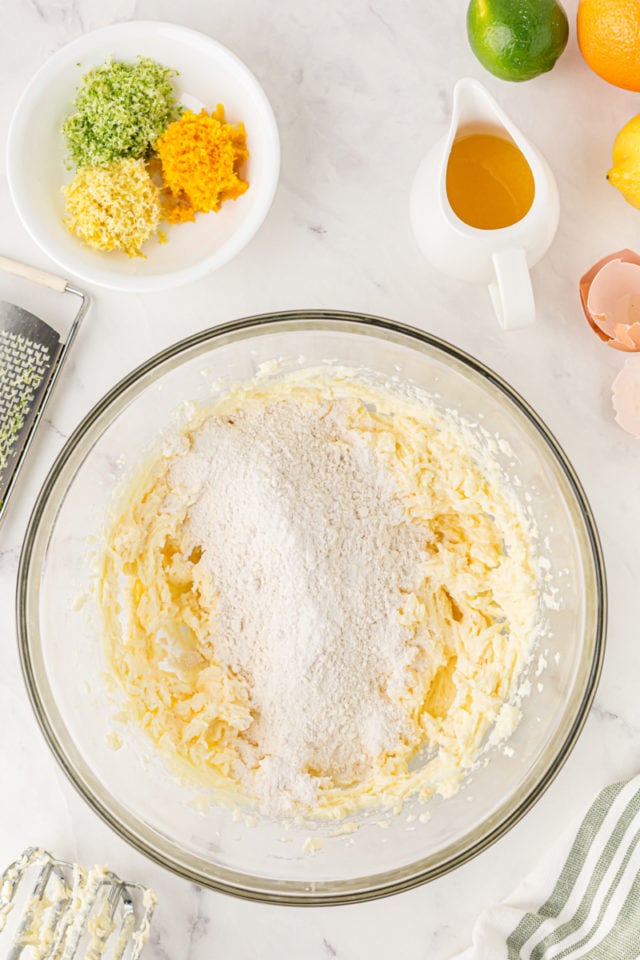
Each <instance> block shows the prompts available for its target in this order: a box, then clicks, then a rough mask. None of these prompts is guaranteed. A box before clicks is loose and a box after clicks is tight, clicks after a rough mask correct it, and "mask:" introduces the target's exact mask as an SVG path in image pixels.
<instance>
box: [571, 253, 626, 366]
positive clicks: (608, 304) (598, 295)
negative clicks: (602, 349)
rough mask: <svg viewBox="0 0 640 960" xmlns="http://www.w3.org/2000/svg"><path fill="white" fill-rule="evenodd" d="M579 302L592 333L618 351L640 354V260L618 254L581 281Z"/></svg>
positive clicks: (594, 267) (595, 265) (608, 258)
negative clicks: (638, 352) (637, 352)
mask: <svg viewBox="0 0 640 960" xmlns="http://www.w3.org/2000/svg"><path fill="white" fill-rule="evenodd" d="M580 301H581V303H582V309H583V310H584V314H585V317H586V318H587V320H588V322H589V325H590V326H591V328H592V330H594V331H595V333H597V335H598V336H599V337H600V339H601V340H603V341H604V342H605V343H606V344H608V346H610V347H613V348H614V349H616V350H626V351H630V352H634V351H636V350H638V351H640V256H639V255H638V254H637V253H634V251H633V250H619V251H618V252H617V253H610V254H609V255H608V256H606V257H603V258H602V260H598V262H597V263H595V264H594V265H593V266H592V267H591V269H590V270H588V271H587V272H586V273H585V274H584V276H583V277H582V278H581V280H580Z"/></svg>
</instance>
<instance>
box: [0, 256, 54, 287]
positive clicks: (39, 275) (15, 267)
mask: <svg viewBox="0 0 640 960" xmlns="http://www.w3.org/2000/svg"><path fill="white" fill-rule="evenodd" d="M0 272H2V273H11V274H13V276H14V277H24V279H25V280H31V281H32V282H33V283H39V284H40V286H41V287H49V289H50V290H55V291H56V292H57V293H64V292H65V290H66V289H67V285H68V281H67V280H64V279H63V278H62V277H57V276H56V275H55V273H47V271H46V270H40V269H38V267H29V266H27V264H26V263H20V262H19V261H18V260H11V259H9V257H2V256H0Z"/></svg>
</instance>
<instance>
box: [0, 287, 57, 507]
mask: <svg viewBox="0 0 640 960" xmlns="http://www.w3.org/2000/svg"><path fill="white" fill-rule="evenodd" d="M62 347H63V344H62V343H61V341H60V336H59V334H58V333H57V332H56V331H55V330H54V329H53V328H52V327H50V326H49V325H48V324H47V323H45V322H44V321H43V320H40V319H39V318H38V317H36V316H35V315H34V314H32V313H29V311H27V310H24V309H23V308H22V307H18V306H16V305H15V304H13V303H7V302H6V301H2V300H0V511H1V510H2V505H3V503H4V499H5V496H6V494H7V491H8V490H9V487H10V484H11V480H12V476H13V473H14V471H15V468H16V466H17V465H18V464H19V462H20V456H21V454H22V452H23V450H24V447H25V444H26V443H27V440H28V438H29V434H30V432H31V428H32V426H33V424H34V420H35V418H36V416H37V414H38V411H39V409H40V407H41V406H42V400H43V397H44V395H45V393H46V389H47V386H48V384H49V381H50V380H51V377H52V375H53V373H54V371H55V368H56V364H57V362H58V360H59V358H60V353H61V351H62Z"/></svg>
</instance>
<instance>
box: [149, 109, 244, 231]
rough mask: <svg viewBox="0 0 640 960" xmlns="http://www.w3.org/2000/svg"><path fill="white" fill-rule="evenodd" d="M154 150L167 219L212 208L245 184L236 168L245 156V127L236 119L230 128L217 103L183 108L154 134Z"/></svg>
mask: <svg viewBox="0 0 640 960" xmlns="http://www.w3.org/2000/svg"><path fill="white" fill-rule="evenodd" d="M155 150H156V153H157V155H158V159H159V161H160V164H161V166H162V179H163V183H164V188H163V191H162V204H163V210H164V216H165V219H166V220H168V221H169V223H183V222H184V221H187V220H195V214H196V213H209V212H210V211H212V210H214V211H217V210H219V209H220V205H221V204H222V203H223V202H224V201H225V200H235V199H236V198H237V197H239V196H241V195H242V194H243V193H244V192H245V191H246V190H247V189H248V187H249V184H248V182H247V181H246V180H243V179H242V178H241V177H240V173H239V171H240V168H241V165H242V163H243V162H244V161H245V160H246V159H247V158H248V156H249V151H248V150H247V137H246V133H245V129H244V126H243V124H242V123H238V125H237V126H235V127H234V126H233V125H232V124H228V123H226V122H225V116H224V107H223V106H222V104H218V106H217V108H216V110H215V111H214V112H213V113H211V114H209V113H207V111H206V110H201V111H200V113H193V112H192V111H191V110H186V111H185V112H184V113H183V114H182V116H181V117H180V119H179V120H177V121H176V122H175V123H172V124H170V125H169V126H168V127H167V129H166V130H165V132H164V133H163V134H162V136H161V137H159V138H158V140H157V141H156V144H155Z"/></svg>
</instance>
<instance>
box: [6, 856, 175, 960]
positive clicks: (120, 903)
mask: <svg viewBox="0 0 640 960" xmlns="http://www.w3.org/2000/svg"><path fill="white" fill-rule="evenodd" d="M20 904H21V911H20V912H19V915H18V916H17V917H16V920H17V922H16V923H13V924H12V928H13V930H12V932H11V931H9V930H8V929H7V933H8V934H9V937H10V941H11V942H10V944H8V946H7V947H6V948H5V949H8V952H7V953H4V951H0V952H2V956H4V957H5V958H6V960H74V958H75V960H107V958H108V960H125V958H126V960H138V958H139V957H140V954H141V952H142V949H143V947H144V944H145V943H146V941H147V939H148V936H149V925H150V922H151V916H152V914H153V910H154V907H155V905H156V898H155V895H154V894H153V893H152V892H151V890H149V889H147V888H146V887H144V886H142V884H139V883H129V882H126V881H124V880H121V879H120V878H119V877H117V876H116V875H115V873H112V872H111V871H110V870H107V869H106V867H93V868H92V869H91V870H86V869H85V868H84V867H80V866H78V865H77V864H71V863H67V862H66V861H64V860H57V859H55V857H52V856H51V854H50V853H47V851H46V850H42V849H40V848H38V847H30V848H29V849H27V850H25V852H24V853H23V854H22V856H21V857H19V858H18V860H16V861H15V862H14V863H12V864H11V865H10V866H9V867H8V868H7V869H6V870H5V872H4V873H3V874H2V876H1V877H0V944H2V943H3V938H2V931H4V930H5V928H6V926H7V920H8V919H9V916H10V914H11V913H12V911H13V910H14V908H15V907H19V906H20Z"/></svg>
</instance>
